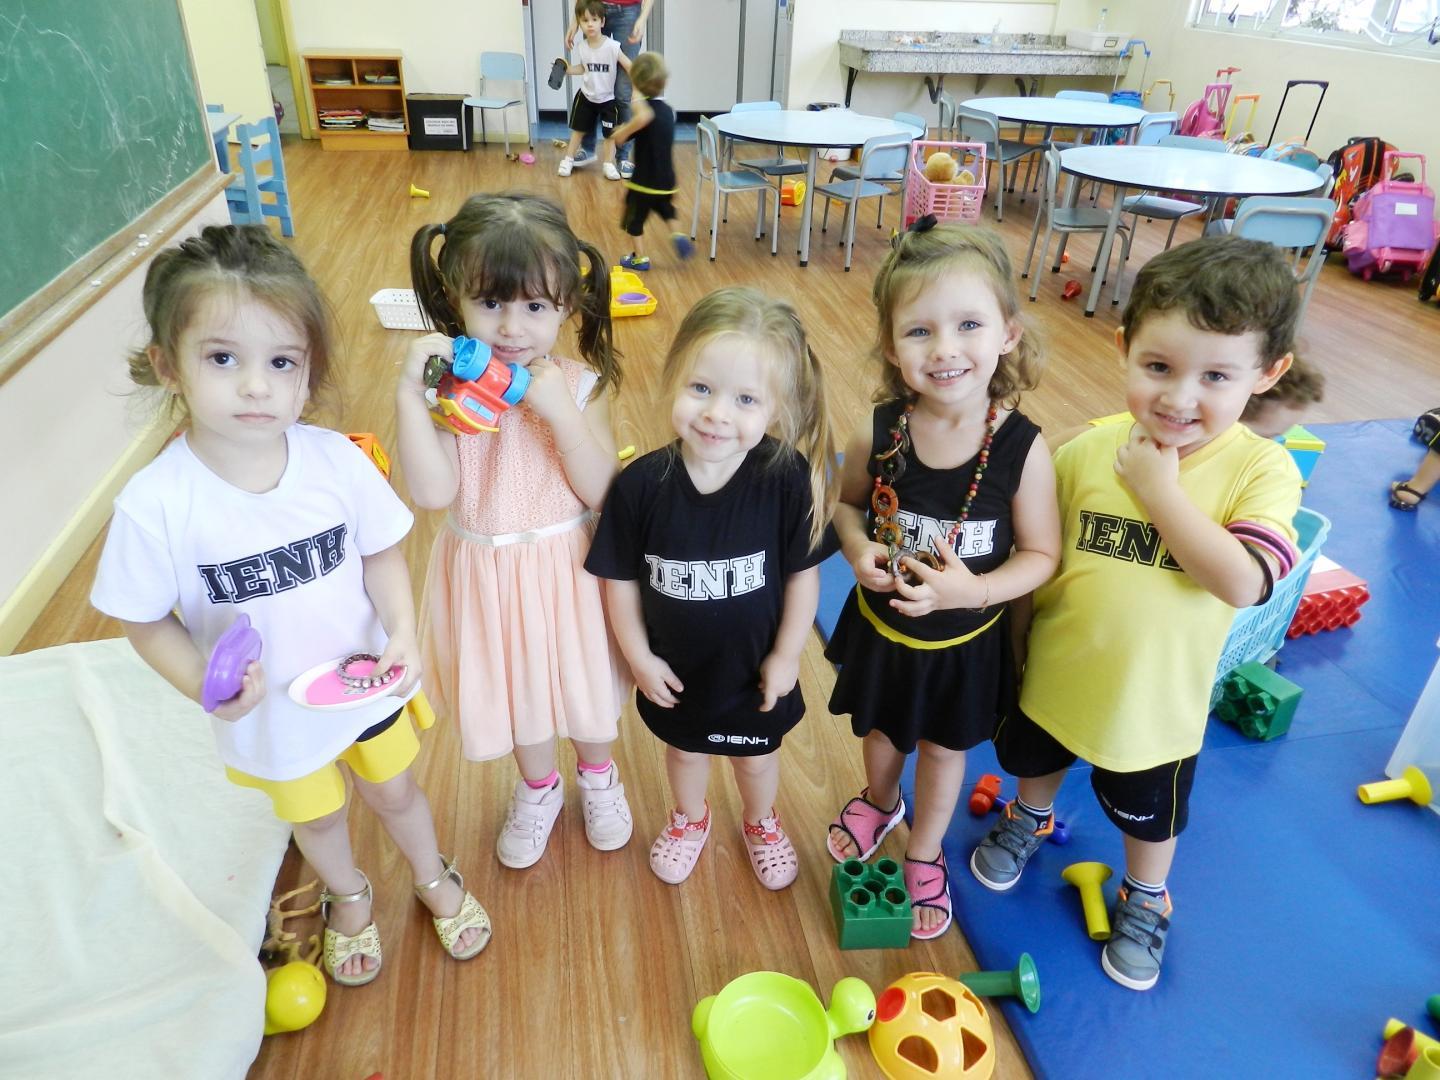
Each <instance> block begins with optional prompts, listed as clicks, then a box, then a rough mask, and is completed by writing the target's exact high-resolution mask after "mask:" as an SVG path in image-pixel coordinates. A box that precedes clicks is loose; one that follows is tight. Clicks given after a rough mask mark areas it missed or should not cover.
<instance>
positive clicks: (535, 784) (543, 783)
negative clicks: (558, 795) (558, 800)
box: [525, 769, 560, 791]
mask: <svg viewBox="0 0 1440 1080" xmlns="http://www.w3.org/2000/svg"><path fill="white" fill-rule="evenodd" d="M559 779H560V770H559V769H551V770H550V775H549V776H546V777H544V778H542V779H540V780H526V781H525V786H526V787H528V788H533V789H534V790H536V791H541V790H543V789H545V788H549V787H554V786H555V781H557V780H559Z"/></svg>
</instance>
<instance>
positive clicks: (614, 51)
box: [570, 35, 620, 105]
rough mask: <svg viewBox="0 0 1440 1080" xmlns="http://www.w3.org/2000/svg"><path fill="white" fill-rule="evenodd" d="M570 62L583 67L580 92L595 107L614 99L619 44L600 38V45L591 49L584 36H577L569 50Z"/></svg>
mask: <svg viewBox="0 0 1440 1080" xmlns="http://www.w3.org/2000/svg"><path fill="white" fill-rule="evenodd" d="M570 60H571V62H572V63H575V64H584V65H585V74H584V75H582V76H581V77H580V92H581V93H582V94H584V95H585V96H586V97H587V98H589V99H590V100H591V101H593V102H594V103H595V104H596V105H604V104H605V102H607V101H613V100H614V99H615V76H616V75H617V74H618V72H619V71H620V43H619V42H618V41H616V40H615V39H614V38H612V37H602V38H601V39H600V44H599V45H597V46H596V47H595V48H593V49H592V48H591V47H590V44H589V42H587V41H586V40H585V37H584V35H577V36H576V38H575V46H574V48H572V49H571V50H570Z"/></svg>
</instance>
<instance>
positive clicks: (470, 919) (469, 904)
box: [415, 855, 490, 960]
mask: <svg viewBox="0 0 1440 1080" xmlns="http://www.w3.org/2000/svg"><path fill="white" fill-rule="evenodd" d="M440 863H441V865H442V866H444V867H445V869H444V870H441V871H440V876H439V877H437V878H436V879H435V880H434V881H427V882H425V884H423V885H416V886H415V895H416V896H420V895H421V894H423V893H426V892H429V891H430V890H431V889H435V888H439V886H440V884H441V883H442V882H443V881H444V880H445V879H446V878H449V877H453V878H454V879H455V884H457V885H459V886H460V891H461V892H465V879H464V878H463V877H461V876H460V871H458V870H456V869H455V860H454V859H446V858H445V857H444V856H443V855H442V856H441V857H440ZM431 921H432V922H433V923H434V924H435V933H436V934H437V935H439V937H440V944H441V945H443V946H444V947H445V951H446V952H447V953H449V954H450V955H451V957H453V958H454V959H456V960H469V959H471V958H472V957H476V956H479V955H480V952H481V951H482V950H483V949H484V948H485V946H486V945H489V944H490V916H489V915H487V914H486V913H485V909H484V908H483V907H481V906H480V901H478V900H476V899H475V897H473V896H471V895H470V894H469V893H468V892H465V899H464V900H462V901H461V902H460V910H459V911H458V912H456V913H455V914H454V915H451V916H450V917H449V918H448V919H442V918H441V917H439V916H438V915H437V916H434V917H432V919H431ZM472 928H477V929H479V931H480V936H479V937H478V938H477V939H476V941H475V942H474V943H473V944H472V945H471V946H470V947H469V948H468V949H466V950H465V951H464V952H456V951H455V948H456V946H458V945H459V944H460V935H461V934H463V933H464V932H465V931H466V930H470V929H472Z"/></svg>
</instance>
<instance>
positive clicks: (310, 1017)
mask: <svg viewBox="0 0 1440 1080" xmlns="http://www.w3.org/2000/svg"><path fill="white" fill-rule="evenodd" d="M319 887H320V882H319V881H312V882H310V883H309V884H308V885H302V886H300V888H298V889H291V890H290V891H289V892H287V893H283V894H281V895H280V896H277V897H275V899H274V900H272V901H270V911H269V913H268V914H267V915H266V916H265V931H266V934H265V940H264V942H262V943H261V945H260V953H261V955H262V956H267V957H285V958H287V960H288V963H286V964H284V965H282V966H281V967H278V968H273V969H271V970H270V971H268V972H267V973H266V975H265V1034H266V1035H275V1034H278V1033H280V1032H284V1031H299V1030H300V1029H301V1028H303V1027H308V1026H309V1025H310V1024H312V1023H313V1022H314V1021H315V1018H316V1017H317V1016H319V1015H320V1011H321V1010H322V1009H324V1008H325V977H324V976H323V975H321V974H320V969H319V968H318V967H317V966H316V963H315V962H316V960H318V959H319V957H320V935H319V934H311V935H310V938H309V950H308V952H307V954H306V955H303V956H302V955H301V952H300V945H299V943H298V940H297V939H298V938H299V935H298V934H296V933H295V932H294V931H293V930H286V929H285V923H286V921H287V920H290V919H299V918H305V917H307V916H311V915H314V914H315V913H316V912H318V911H319V910H320V898H319V894H318V893H317V894H316V898H315V902H314V903H312V904H310V905H309V906H308V907H303V908H290V909H288V910H287V909H286V908H285V907H284V904H285V902H286V901H288V900H293V899H294V898H295V897H297V896H301V895H303V894H305V893H308V892H313V891H315V890H317V889H318V888H319Z"/></svg>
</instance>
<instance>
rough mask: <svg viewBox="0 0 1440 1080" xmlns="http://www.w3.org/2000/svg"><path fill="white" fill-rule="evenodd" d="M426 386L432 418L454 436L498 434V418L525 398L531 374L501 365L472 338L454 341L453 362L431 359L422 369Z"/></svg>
mask: <svg viewBox="0 0 1440 1080" xmlns="http://www.w3.org/2000/svg"><path fill="white" fill-rule="evenodd" d="M425 385H426V386H427V387H429V388H430V389H431V390H433V391H434V400H433V402H432V403H431V406H430V411H431V416H432V418H433V419H434V421H435V423H436V424H438V425H440V426H441V427H443V428H444V429H445V430H447V431H453V432H454V433H455V434H456V435H478V434H479V433H480V432H482V431H490V432H495V431H499V430H500V426H499V425H500V414H501V413H503V412H504V411H505V410H506V409H508V408H510V406H511V405H514V404H516V403H517V402H519V401H520V399H521V398H523V397H524V396H525V391H526V390H528V389H529V388H530V372H528V371H527V370H525V368H523V367H521V366H520V365H519V364H502V363H500V361H498V360H496V359H495V358H494V357H493V356H491V355H490V346H488V345H486V344H485V343H484V342H483V341H476V340H475V339H474V338H468V337H457V338H456V339H455V360H454V362H453V363H452V364H450V365H449V366H448V369H447V366H446V364H445V361H444V359H443V358H442V357H439V356H432V357H431V358H430V361H429V363H427V364H426V365H425Z"/></svg>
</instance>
